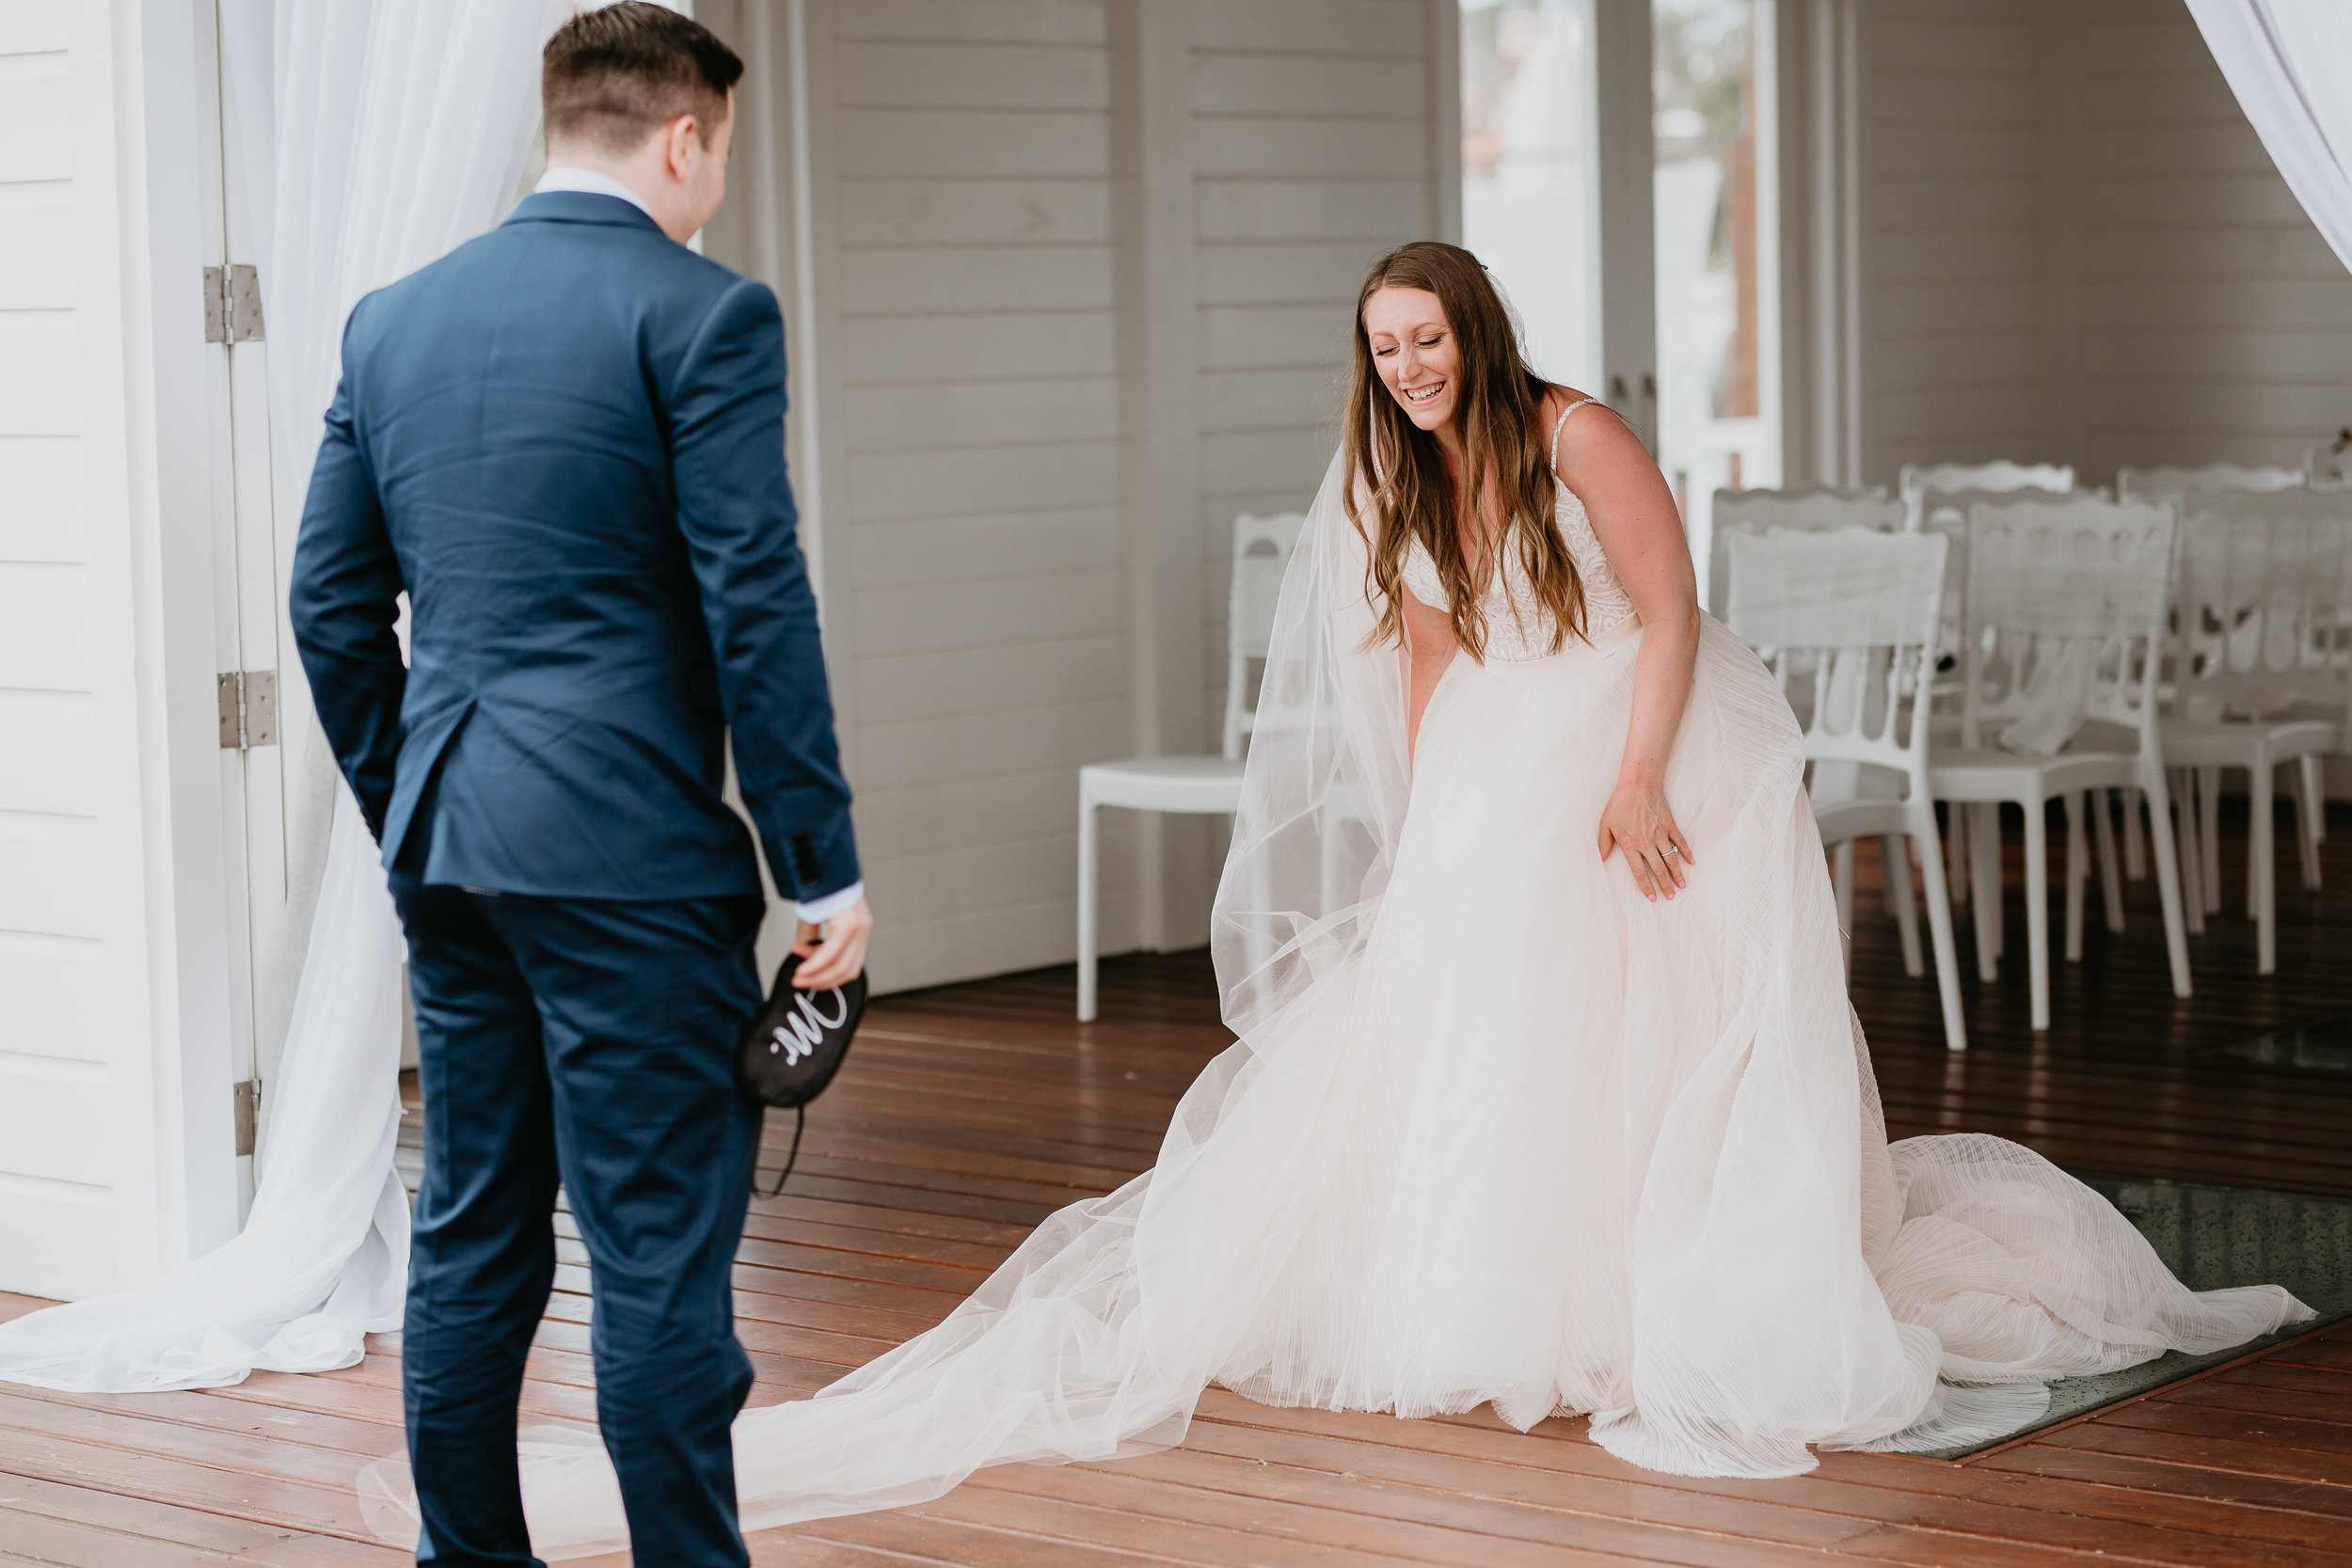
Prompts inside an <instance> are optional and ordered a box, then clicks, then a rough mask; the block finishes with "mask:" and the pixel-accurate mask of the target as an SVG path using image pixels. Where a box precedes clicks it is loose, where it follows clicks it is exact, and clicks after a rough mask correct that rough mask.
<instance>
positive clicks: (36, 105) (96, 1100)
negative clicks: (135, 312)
mask: <svg viewBox="0 0 2352 1568" xmlns="http://www.w3.org/2000/svg"><path fill="white" fill-rule="evenodd" d="M69 20H70V18H69V17H68V16H67V15H66V14H65V12H64V11H63V9H62V8H57V9H50V8H33V7H16V8H8V9H6V10H0V498H5V499H0V735H4V736H6V737H7V738H6V739H5V740H4V741H0V1258H16V1259H23V1260H24V1264H25V1265H26V1266H24V1267H19V1268H15V1269H10V1270H8V1279H9V1283H10V1285H11V1286H12V1288H14V1289H18V1290H40V1289H44V1288H46V1289H50V1290H54V1291H58V1292H60V1293H62V1292H65V1291H75V1292H77V1293H78V1292H80V1291H86V1290H87V1289H89V1288H90V1287H91V1286H92V1285H93V1284H94V1283H95V1282H96V1281H97V1280H98V1279H99V1278H102V1277H103V1268H104V1263H105V1261H106V1249H107V1244H108V1241H109V1236H108V1234H107V1233H108V1231H109V1229H110V1227H111V1221H112V1207H113V1203H112V1196H113V1195H112V1188H113V1184H114V1175H113V1171H112V1169H111V1163H112V1162H111V1158H110V1155H111V1150H112V1148H113V1143H114V1129H113V1127H112V1125H111V1124H110V1121H109V1117H108V1115H107V1113H108V1111H109V1109H110V1106H109V1102H108V1097H107V1095H106V1060H105V1057H106V1051H105V1046H106V1039H105V1037H104V1036H103V1034H102V1033H100V1032H98V1031H96V1030H93V1029H91V1028H90V1027H88V1022H89V1020H88V1007H89V1002H90V999H91V998H93V997H94V996H96V995H97V994H98V993H99V991H100V989H101V986H102V984H103V975H104V972H103V967H102V963H101V951H100V947H101V944H100V939H101V937H102V936H103V934H104V928H105V927H104V919H103V911H102V909H101V908H100V904H99V900H98V898H97V896H96V895H97V893H98V891H99V889H100V888H101V886H102V885H103V877H102V876H101V872H100V855H101V852H102V846H101V843H100V832H99V828H100V824H99V821H98V818H97V816H96V815H95V811H94V807H93V803H92V802H93V800H94V799H95V796H96V790H95V785H96V784H97V782H98V781H97V777H96V769H97V762H98V756H99V748H98V736H97V729H96V717H95V709H94V699H93V689H94V672H93V670H92V668H91V658H90V656H91V651H92V650H91V645H90V644H91V626H90V619H91V608H90V602H89V577H90V569H89V539H88V530H87V523H86V519H85V515H84V512H85V509H84V507H83V505H82V495H81V485H80V479H81V474H80V461H79V460H80V457H81V451H82V447H81V442H80V440H79V437H80V436H82V435H83V434H84V432H83V428H82V427H83V423H84V420H85V418H86V416H87V408H86V407H85V406H84V405H83V404H80V402H79V401H78V400H76V399H73V398H72V397H61V396H59V395H58V394H59V391H60V389H61V388H70V387H72V386H73V385H74V383H75V381H76V379H77V378H76V375H75V373H74V368H75V363H76V360H77V358H78V357H79V356H81V355H84V354H87V353H88V352H89V351H90V347H91V345H90V344H89V343H88V341H87V335H86V333H85V332H84V331H83V330H82V327H83V325H84V322H83V320H82V318H81V312H80V310H79V309H78V308H79V307H81V306H83V305H84V304H85V303H86V301H85V299H84V279H83V278H82V277H80V276H79V271H80V269H79V268H78V267H77V265H76V261H77V256H78V253H79V252H80V250H81V248H82V245H81V242H82V239H83V235H82V234H81V233H80V232H79V230H80V229H81V228H82V225H81V223H80V222H79V216H80V214H78V213H77V211H76V208H77V205H78V204H79V203H80V202H83V201H87V200H89V199H91V198H93V197H94V196H98V195H102V194H103V188H104V187H103V181H86V182H83V188H81V189H78V190H77V188H76V181H75V178H74V176H75V172H76V170H75V167H74V165H75V158H74V137H73V135H72V128H73V126H74V125H75V123H76V122H77V121H78V120H79V119H81V118H82V112H81V111H79V110H77V108H76V100H75V88H76V86H77V83H76V81H75V72H74V71H73V69H72V67H73V65H74V63H75V62H74V60H73V56H72V52H71V51H70V50H69V48H68V41H69V39H68V34H69V28H68V23H69ZM92 186H95V187H96V189H95V190H93V189H91V187H92Z"/></svg>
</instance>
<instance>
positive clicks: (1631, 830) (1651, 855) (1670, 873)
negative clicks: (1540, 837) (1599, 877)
mask: <svg viewBox="0 0 2352 1568" xmlns="http://www.w3.org/2000/svg"><path fill="white" fill-rule="evenodd" d="M1616 849H1622V850H1624V851H1625V864H1626V869H1627V870H1629V871H1630V872H1632V873H1633V885H1634V886H1635V887H1638V888H1640V889H1641V890H1642V896H1643V897H1645V898H1646V899H1648V900H1650V902H1652V903H1656V902H1657V901H1658V895H1660V894H1661V893H1662V894H1664V895H1666V896H1667V897H1668V898H1672V897H1673V896H1674V895H1675V890H1676V889H1677V888H1679V887H1682V886H1683V885H1685V883H1686V881H1687V879H1686V878H1685V876H1684V874H1683V872H1684V868H1685V867H1686V866H1689V865H1691V864H1692V863H1694V862H1695V861H1696V859H1697V857H1695V856H1694V855H1692V853H1691V841H1690V840H1689V839H1687V838H1684V837H1683V836H1682V830H1681V829H1680V828H1678V827H1677V826H1676V825H1675V814H1674V809H1673V808H1672V807H1670V806H1668V805H1667V804H1666V791H1665V789H1664V788H1663V787H1662V786H1661V785H1658V784H1625V783H1620V784H1618V785H1617V792H1616V793H1615V794H1614V795H1612V796H1611V797H1610V798H1609V804H1608V807H1607V808H1606V809H1605V810H1603V811H1602V812H1601V814H1600V858H1601V859H1602V860H1607V859H1608V858H1609V856H1610V852H1611V851H1612V850H1616Z"/></svg>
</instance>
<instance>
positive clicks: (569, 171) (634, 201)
mask: <svg viewBox="0 0 2352 1568" xmlns="http://www.w3.org/2000/svg"><path fill="white" fill-rule="evenodd" d="M531 190H532V195H534V196H536V195H538V194H539V193H540V192H542V191H585V192H587V193H588V194H589V195H591V196H617V197H619V198H621V199H622V200H623V201H626V202H628V204H629V205H630V206H632V207H634V208H636V209H637V210H638V211H639V212H641V213H643V214H645V215H646V216H647V217H652V216H653V209H652V208H651V207H648V206H646V205H645V198H644V197H642V196H639V195H638V194H637V193H636V192H635V191H632V190H630V189H629V188H628V186H627V185H624V184H622V183H621V182H619V181H618V180H615V179H613V178H612V176H611V175H609V174H606V173H604V172H603V171H602V170H600V169H593V168H580V167H577V166H567V167H564V168H551V169H549V170H548V171H547V172H546V173H545V174H543V175H541V176H539V182H538V183H537V184H535V185H533V186H532V187H531Z"/></svg>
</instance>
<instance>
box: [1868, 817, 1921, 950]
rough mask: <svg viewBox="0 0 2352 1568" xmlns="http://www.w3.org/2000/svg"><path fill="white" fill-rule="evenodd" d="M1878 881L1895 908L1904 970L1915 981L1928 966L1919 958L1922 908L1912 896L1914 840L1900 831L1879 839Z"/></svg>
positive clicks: (1888, 900)
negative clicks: (1920, 910) (1919, 908)
mask: <svg viewBox="0 0 2352 1568" xmlns="http://www.w3.org/2000/svg"><path fill="white" fill-rule="evenodd" d="M1879 883H1880V885H1881V886H1882V887H1883V888H1884V889H1885V895H1886V901H1887V902H1888V903H1889V904H1892V905H1893V906H1894V907H1895V929H1896V930H1897V931H1898V932H1899V933H1901V936H1902V939H1903V973H1904V974H1908V975H1910V976H1911V977H1912V978H1913V979H1915V980H1916V979H1918V978H1919V977H1920V976H1921V975H1923V974H1926V973H1927V972H1928V966H1927V965H1926V964H1925V963H1923V962H1922V961H1921V960H1920V958H1919V910H1918V907H1917V905H1915V903H1913V901H1912V896H1911V843H1910V840H1908V839H1906V838H1905V837H1903V836H1902V835H1901V834H1900V833H1888V834H1886V835H1885V836H1884V837H1883V838H1881V839H1880V840H1879Z"/></svg>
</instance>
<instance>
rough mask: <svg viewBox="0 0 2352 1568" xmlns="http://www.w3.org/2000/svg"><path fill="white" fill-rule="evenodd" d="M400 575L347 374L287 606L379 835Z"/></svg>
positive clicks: (396, 667) (329, 727)
mask: <svg viewBox="0 0 2352 1568" xmlns="http://www.w3.org/2000/svg"><path fill="white" fill-rule="evenodd" d="M404 588H405V583H404V582H403V581H402V578H401V572H400V562H399V561H398V560H397V559H396V558H395V557H394V556H393V554H392V542H391V536H390V534H389V533H388V532H387V531H386V530H385V527H384V507H383V503H382V501H381V499H379V498H378V497H377V495H376V489H375V476H374V475H373V473H371V472H370V471H369V468H368V465H367V460H366V458H365V456H364V455H363V454H362V452H361V451H360V447H359V442H358V434H357V432H356V430H355V428H354V424H353V419H352V407H351V387H350V380H349V378H348V377H346V378H345V379H344V381H343V383H342V385H341V386H339V387H337V388H335V402H334V404H333V406H331V407H330V408H328V409H327V411H326V438H325V439H324V440H322V441H321V442H320V443H319V455H318V462H317V463H316V465H314V466H313V467H312V468H311V469H310V496H309V498H308V499H306V500H305V501H304V503H303V507H302V528H301V531H300V532H299V533H298V534H297V535H296V537H295V541H294V580H293V583H292V586H291V589H290V592H289V594H288V597H289V601H290V602H289V605H288V609H289V610H290V613H291V615H292V618H293V622H294V646H295V647H296V648H297V649H298V650H299V651H300V653H301V655H302V671H303V673H304V674H306V675H307V676H309V677H310V695H311V698H312V700H313V701H314V702H315V703H316V704H317V705H318V714H319V723H320V724H321V726H322V727H324V728H325V730H326V739H327V743H328V744H329V745H330V746H332V747H333V748H334V752H335V761H336V763H337V764H338V765H339V766H340V767H341V768H342V772H343V778H344V779H345V780H346V781H348V782H349V784H350V785H351V793H352V794H353V795H354V796H355V797H357V798H358V802H359V810H360V813H361V815H362V816H365V817H366V818H367V823H368V831H369V832H372V833H373V834H374V835H375V837H376V839H377V841H378V842H381V841H382V839H383V837H384V816H385V813H386V811H387V810H388V809H389V806H390V803H391V799H392V772H393V768H394V766H395V765H396V764H397V763H398V762H399V760H400V704H401V694H402V692H403V690H404V689H405V688H406V685H407V680H408V671H407V667H406V666H405V664H403V663H402V662H401V657H400V640H399V638H398V637H397V636H396V635H395V634H394V633H393V630H392V625H393V622H394V621H395V620H396V619H397V618H398V616H399V612H400V605H399V598H400V594H401V592H402V590H403V589H404Z"/></svg>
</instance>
